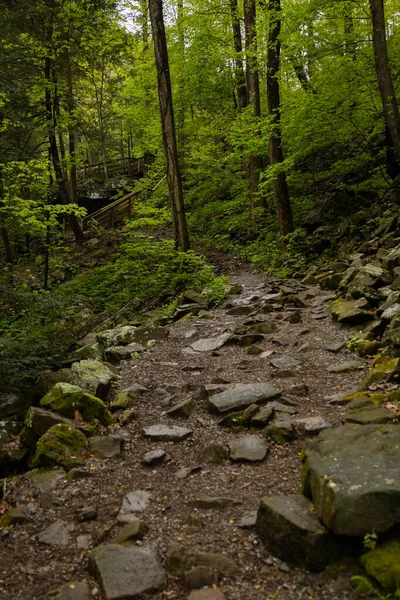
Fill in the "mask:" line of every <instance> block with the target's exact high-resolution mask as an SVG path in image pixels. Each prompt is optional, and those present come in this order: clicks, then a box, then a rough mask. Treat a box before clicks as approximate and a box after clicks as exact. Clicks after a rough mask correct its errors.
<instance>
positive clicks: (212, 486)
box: [0, 272, 397, 600]
mask: <svg viewBox="0 0 400 600" xmlns="http://www.w3.org/2000/svg"><path fill="white" fill-rule="evenodd" d="M230 280H231V281H230V282H231V284H232V286H233V288H232V291H233V292H237V293H235V294H231V295H230V296H229V297H228V299H227V301H226V302H225V304H224V305H223V306H222V307H218V308H214V309H210V310H206V309H202V307H201V306H200V308H199V306H198V305H197V304H196V305H195V304H193V305H192V309H190V300H192V303H193V300H196V298H187V304H188V305H189V308H188V306H186V309H185V308H184V309H182V310H184V311H186V312H187V314H188V316H187V318H183V319H181V320H180V321H178V322H176V323H173V324H170V325H168V326H166V327H158V328H156V329H154V330H151V331H149V332H148V334H147V338H146V335H144V336H142V338H143V339H141V340H139V341H138V340H135V341H132V340H131V341H130V342H129V343H128V344H126V342H127V340H126V339H125V340H124V343H121V342H116V341H115V340H112V339H110V340H108V343H109V345H110V348H111V349H110V351H109V355H108V359H109V360H111V361H112V362H114V363H116V366H115V367H113V370H114V372H115V373H116V374H117V377H116V383H115V384H114V385H113V387H112V390H111V392H110V394H109V396H108V401H109V402H110V404H109V405H108V408H109V410H110V411H112V413H113V416H114V417H115V421H114V423H113V424H109V425H107V418H108V417H107V418H106V417H104V418H103V424H104V426H103V427H102V429H101V432H100V435H95V436H94V437H91V438H89V444H90V454H89V455H88V457H86V455H85V451H83V454H84V455H83V456H79V455H75V456H74V457H73V460H72V462H71V461H70V462H69V463H66V464H65V466H67V471H66V470H64V469H62V468H60V467H58V468H54V469H50V470H46V471H31V472H29V473H26V474H21V475H16V476H13V477H9V478H7V479H5V480H4V482H5V483H4V486H3V502H6V503H7V506H8V507H10V509H9V511H8V513H6V516H7V514H8V518H9V521H8V523H6V524H7V525H10V526H6V527H3V528H2V529H0V539H1V546H0V557H1V558H0V565H1V566H0V598H2V599H3V598H4V599H12V600H44V599H45V598H47V599H50V598H57V599H58V600H68V599H69V600H89V599H90V598H94V599H103V600H123V599H126V598H131V597H132V598H133V597H135V598H136V597H137V598H142V599H143V600H147V599H150V598H152V599H159V600H161V599H165V600H166V599H171V600H172V599H176V600H183V599H186V598H189V599H190V600H223V599H226V600H266V599H267V598H270V599H277V600H294V599H311V598H313V599H318V600H319V599H321V600H322V599H326V600H338V599H341V600H345V599H347V600H350V599H352V598H355V597H356V594H355V592H354V590H353V588H352V587H351V585H350V582H349V577H350V573H354V572H355V570H356V569H357V561H356V560H354V561H353V563H352V562H351V561H350V562H349V561H347V562H344V563H342V566H340V567H338V566H337V565H335V568H334V569H333V568H330V567H328V568H327V569H326V570H324V571H322V572H310V571H309V570H307V569H304V568H303V567H299V566H295V565H294V564H293V560H294V563H296V562H297V564H299V556H298V554H299V552H298V551H297V550H296V549H295V550H293V552H291V550H290V548H289V550H288V549H287V548H286V549H285V548H284V547H283V546H282V541H279V539H278V537H279V535H278V537H277V538H276V546H274V541H273V540H272V541H271V536H273V535H274V531H273V530H274V527H275V528H278V530H279V527H280V526H279V522H278V521H279V520H278V521H276V523H278V525H277V524H276V523H275V526H274V524H273V523H274V522H273V519H272V520H271V519H270V520H268V519H267V522H266V524H265V525H263V524H262V523H261V521H260V524H259V525H258V526H257V531H256V528H255V523H256V515H257V510H258V508H259V506H260V501H261V499H262V498H263V497H266V496H268V497H272V496H296V495H298V494H301V466H302V464H301V459H300V453H301V450H302V448H303V446H304V444H305V442H306V440H308V439H311V440H313V439H315V436H316V435H317V434H318V433H319V432H320V431H322V430H326V431H329V430H330V429H331V428H332V427H336V426H338V425H340V424H341V423H342V422H343V420H344V418H345V411H346V410H347V413H346V418H347V420H348V421H350V422H351V421H352V422H354V423H364V422H367V423H377V422H378V423H391V422H393V421H395V420H396V418H397V413H396V414H395V412H393V411H392V412H391V411H390V407H389V408H388V407H385V408H383V407H381V406H380V407H378V408H377V407H376V406H375V405H374V406H373V408H374V409H375V410H380V411H381V412H382V411H386V413H385V414H383V415H382V414H381V416H380V417H376V418H375V421H374V418H371V417H369V416H368V415H369V413H368V415H367V417H365V411H363V410H362V409H363V405H362V403H361V404H360V406H359V407H357V406H355V407H354V408H353V413H352V414H353V417H354V418H351V415H350V413H349V409H348V408H347V407H346V406H345V402H344V400H343V398H344V396H345V395H346V393H348V390H351V389H352V388H354V387H355V386H356V385H357V384H358V383H359V382H360V379H361V378H362V377H363V375H364V374H365V373H366V371H367V369H368V367H369V366H370V362H371V360H370V359H368V358H364V359H362V358H356V357H355V356H356V355H355V354H354V353H353V352H351V351H350V350H348V349H347V347H346V342H347V341H348V340H349V339H350V338H352V337H353V336H354V335H355V333H354V331H351V330H350V328H349V327H348V326H343V325H340V324H338V323H335V322H333V321H332V319H331V317H330V315H329V312H328V307H329V305H330V303H331V302H332V300H333V299H334V298H335V297H336V296H335V294H332V292H331V291H324V290H321V289H320V287H319V286H317V285H313V284H312V285H305V284H302V283H300V282H299V281H297V280H285V281H283V280H272V279H268V278H266V277H265V276H262V275H254V274H251V273H248V272H242V273H241V274H239V275H231V277H230ZM282 299H284V300H282ZM193 306H196V309H194V308H193ZM182 314H183V313H182ZM113 331H114V332H115V330H113ZM149 340H154V341H151V342H150V343H149ZM86 341H87V340H86ZM92 341H93V340H92ZM123 348H125V351H124V350H123ZM127 349H129V350H127ZM132 353H134V358H131V359H126V357H127V356H129V355H131V354H132ZM121 358H122V360H121V361H120V362H118V361H119V359H121ZM73 368H74V365H72V369H73ZM114 378H115V376H114ZM75 383H76V381H75ZM58 385H60V384H58ZM62 385H64V384H62ZM97 395H100V396H101V394H100V393H99V389H98V390H97ZM103 398H104V395H103ZM48 402H49V407H50V408H52V409H54V398H50V399H49V401H48ZM52 402H53V404H52ZM59 407H60V405H59ZM45 408H48V407H47V406H46V407H45ZM37 410H39V409H37ZM42 410H44V408H43V403H42ZM58 410H59V412H62V411H61V409H60V408H58ZM82 410H83V409H82V408H79V409H78V411H77V412H76V413H75V414H74V415H72V416H73V417H74V418H75V420H74V423H75V425H76V426H77V428H78V430H79V424H80V423H79V421H80V420H82ZM368 410H369V408H368ZM368 410H367V412H368ZM355 412H356V413H357V415H356V416H354V414H355ZM360 412H361V413H362V414H361V415H360ZM389 413H390V414H389ZM107 414H108V413H107ZM374 414H375V413H374ZM363 415H364V416H363ZM388 415H389V416H388ZM103 416H104V415H103ZM67 417H68V415H67V416H66V417H65V422H66V423H68V420H67ZM70 418H71V416H70ZM363 419H365V421H363ZM59 422H60V423H61V425H59V427H60V429H61V428H62V427H63V424H62V423H63V422H61V421H59ZM32 423H33V420H32ZM64 426H66V425H64ZM388 427H389V426H388ZM32 429H34V425H33V424H32ZM53 429H54V428H53ZM85 435H86V436H87V432H86V433H85ZM85 439H86V438H85ZM84 443H86V442H84ZM35 456H37V455H35ZM377 460H378V459H377ZM36 464H37V465H38V466H41V464H43V463H41V462H40V457H39V458H37V463H36ZM71 467H73V468H72V469H71ZM309 468H310V465H309ZM282 502H283V501H282ZM283 504H284V502H283ZM283 504H282V503H281V506H280V508H279V509H278V510H277V513H278V514H279V515H281V516H282V514H284V512H285V510H284V507H283ZM282 507H283V508H282ZM323 510H324V509H323ZM296 511H299V515H300V516H299V517H298V519H297V521H298V522H299V523H300V529H301V528H302V527H303V532H304V531H305V529H304V527H306V526H305V525H304V522H305V521H304V520H306V521H307V519H308V517H307V516H305V515H306V513H307V511H309V508H308V506H305V507H303V508H302V509H301V510H300V509H299V508H298V507H297V508H296V509H295V511H294V513H296ZM311 514H312V513H311V512H310V515H311ZM310 518H311V517H310ZM312 518H314V519H316V517H315V515H314V516H312ZM327 518H328V517H327ZM289 520H290V519H289ZM292 520H293V519H292ZM294 520H295V521H296V518H295V519H294ZM3 524H4V521H3ZM264 527H265V528H266V531H265V532H263V528H264ZM313 528H314V529H313ZM306 529H307V527H306ZM332 529H333V530H335V525H333V526H332ZM310 531H313V532H314V533H315V531H316V526H315V523H314V521H313V522H312V523H311V525H309V532H310ZM321 531H322V527H321ZM342 533H343V532H342ZM278 534H279V531H278ZM327 535H328V536H329V535H331V534H327ZM310 536H311V537H312V534H310ZM261 538H263V539H261ZM267 538H268V539H267ZM288 539H290V538H288ZM263 540H264V541H263ZM129 542H130V543H129ZM264 542H266V543H264ZM329 543H332V546H328V548H329V547H330V548H331V549H332V556H333V555H334V553H335V546H334V543H333V541H332V540H330V542H329ZM335 543H336V542H335ZM286 545H287V544H286ZM290 545H291V542H290V543H289V546H290ZM316 547H317V546H316ZM321 548H322V547H321ZM325 549H326V548H325V546H324V548H323V549H321V554H323V552H324V551H325ZM314 550H315V548H314ZM285 553H286V554H287V555H288V556H287V557H286V556H285ZM303 553H304V554H306V553H307V549H303V548H302V547H300V554H303ZM317 554H318V551H317ZM314 558H315V560H316V561H317V562H318V560H319V557H318V556H316V557H314ZM328 562H329V561H328ZM60 590H61V591H60Z"/></svg>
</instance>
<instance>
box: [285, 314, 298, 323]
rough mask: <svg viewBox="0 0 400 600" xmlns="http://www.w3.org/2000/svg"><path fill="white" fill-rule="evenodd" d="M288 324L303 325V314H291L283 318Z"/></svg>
mask: <svg viewBox="0 0 400 600" xmlns="http://www.w3.org/2000/svg"><path fill="white" fill-rule="evenodd" d="M283 320H284V321H286V322H287V323H301V321H302V318H301V314H300V313H298V312H291V313H289V314H288V315H287V316H285V317H284V318H283Z"/></svg>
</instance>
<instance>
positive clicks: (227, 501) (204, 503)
mask: <svg viewBox="0 0 400 600" xmlns="http://www.w3.org/2000/svg"><path fill="white" fill-rule="evenodd" d="M238 504H241V502H239V501H238V500H235V499H234V498H228V497H226V496H210V497H204V498H197V499H195V500H189V502H188V505H189V506H193V507H194V508H201V509H204V510H207V509H209V508H227V507H228V506H237V505H238Z"/></svg>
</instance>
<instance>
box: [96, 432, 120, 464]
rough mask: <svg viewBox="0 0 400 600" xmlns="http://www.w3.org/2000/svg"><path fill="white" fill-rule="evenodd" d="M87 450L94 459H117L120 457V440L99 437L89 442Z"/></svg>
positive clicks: (112, 436)
mask: <svg viewBox="0 0 400 600" xmlns="http://www.w3.org/2000/svg"><path fill="white" fill-rule="evenodd" d="M89 448H90V452H91V453H92V454H93V456H94V457H95V458H100V459H104V458H117V457H118V456H121V448H122V440H121V438H119V437H116V436H114V435H108V436H100V435H99V436H96V437H94V438H91V439H90V440H89Z"/></svg>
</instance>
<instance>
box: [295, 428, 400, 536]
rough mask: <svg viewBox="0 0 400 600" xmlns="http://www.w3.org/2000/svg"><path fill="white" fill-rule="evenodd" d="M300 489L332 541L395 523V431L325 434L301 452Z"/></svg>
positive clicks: (398, 454) (399, 451)
mask: <svg viewBox="0 0 400 600" xmlns="http://www.w3.org/2000/svg"><path fill="white" fill-rule="evenodd" d="M303 460H304V466H303V474H304V475H303V488H304V493H305V494H306V495H307V496H309V497H310V498H311V499H312V500H313V502H314V505H315V510H316V513H317V515H318V516H319V518H320V519H321V521H322V522H323V523H324V524H325V525H326V526H327V527H328V528H329V529H331V530H332V531H333V532H334V533H336V534H337V535H347V536H358V537H363V536H364V535H365V534H367V533H370V532H371V531H373V530H375V531H376V532H377V533H380V532H383V531H387V530H388V529H390V528H391V527H392V526H393V525H395V524H396V523H399V522H400V469H399V464H400V427H399V426H398V425H353V424H345V425H343V426H341V427H335V428H332V429H326V430H325V431H322V432H321V433H320V434H319V436H318V437H317V438H315V439H313V440H309V441H307V442H306V444H305V446H304V459H303Z"/></svg>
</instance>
